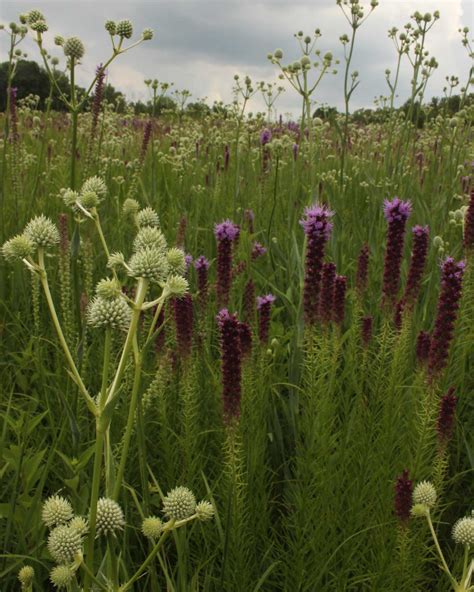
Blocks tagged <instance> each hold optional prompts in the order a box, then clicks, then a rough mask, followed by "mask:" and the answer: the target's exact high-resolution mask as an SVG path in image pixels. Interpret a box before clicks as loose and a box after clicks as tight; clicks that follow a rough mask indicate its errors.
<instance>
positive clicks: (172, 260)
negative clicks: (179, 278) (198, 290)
mask: <svg viewBox="0 0 474 592" xmlns="http://www.w3.org/2000/svg"><path fill="white" fill-rule="evenodd" d="M166 258H167V259H168V265H169V273H171V274H177V275H184V272H185V271H186V261H185V259H184V252H183V250H182V249H177V248H176V247H172V248H171V249H170V250H169V251H168V253H167V255H166Z"/></svg>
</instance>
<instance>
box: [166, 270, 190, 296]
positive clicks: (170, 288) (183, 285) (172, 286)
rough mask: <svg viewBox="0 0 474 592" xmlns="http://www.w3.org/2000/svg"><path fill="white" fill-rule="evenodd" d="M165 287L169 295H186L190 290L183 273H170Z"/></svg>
mask: <svg viewBox="0 0 474 592" xmlns="http://www.w3.org/2000/svg"><path fill="white" fill-rule="evenodd" d="M165 289H166V290H167V292H168V295H169V296H178V297H179V296H184V295H185V294H186V293H187V292H188V290H189V283H188V280H187V279H186V278H184V277H183V276H181V275H169V276H168V277H167V278H166V283H165Z"/></svg>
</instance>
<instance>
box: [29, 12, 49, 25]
mask: <svg viewBox="0 0 474 592" xmlns="http://www.w3.org/2000/svg"><path fill="white" fill-rule="evenodd" d="M26 20H27V22H28V24H29V25H32V24H33V23H36V22H37V21H45V20H46V19H45V18H44V16H43V13H42V12H40V11H39V10H30V12H28V14H27V15H26Z"/></svg>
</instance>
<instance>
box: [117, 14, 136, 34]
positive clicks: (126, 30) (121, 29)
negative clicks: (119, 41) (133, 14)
mask: <svg viewBox="0 0 474 592" xmlns="http://www.w3.org/2000/svg"><path fill="white" fill-rule="evenodd" d="M117 35H119V36H120V37H125V39H130V37H131V36H132V35H133V25H132V23H131V22H130V21H129V20H128V19H126V20H123V21H119V22H118V23H117Z"/></svg>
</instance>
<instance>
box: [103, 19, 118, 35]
mask: <svg viewBox="0 0 474 592" xmlns="http://www.w3.org/2000/svg"><path fill="white" fill-rule="evenodd" d="M104 27H105V30H106V31H107V33H110V35H115V33H116V32H117V25H116V24H115V21H105V25H104Z"/></svg>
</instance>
